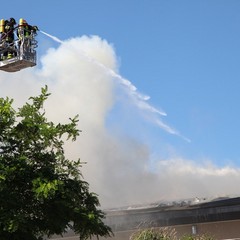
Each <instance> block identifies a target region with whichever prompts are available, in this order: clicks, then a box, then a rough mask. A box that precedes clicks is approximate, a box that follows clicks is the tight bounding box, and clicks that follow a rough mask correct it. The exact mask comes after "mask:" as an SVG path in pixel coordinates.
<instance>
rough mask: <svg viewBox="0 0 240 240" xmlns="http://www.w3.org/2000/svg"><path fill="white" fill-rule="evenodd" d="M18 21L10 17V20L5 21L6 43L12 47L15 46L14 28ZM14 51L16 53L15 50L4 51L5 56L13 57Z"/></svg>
mask: <svg viewBox="0 0 240 240" xmlns="http://www.w3.org/2000/svg"><path fill="white" fill-rule="evenodd" d="M15 25H16V21H15V19H14V18H10V19H9V21H8V20H6V21H5V33H6V36H5V37H4V39H5V41H6V43H7V44H8V45H9V47H10V48H14V30H15V27H14V26H15ZM14 53H16V52H15V51H13V50H8V51H6V52H5V53H4V58H6V57H7V58H12V57H13V55H14Z"/></svg>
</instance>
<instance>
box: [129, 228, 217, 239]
mask: <svg viewBox="0 0 240 240" xmlns="http://www.w3.org/2000/svg"><path fill="white" fill-rule="evenodd" d="M178 239H179V238H177V235H176V231H175V229H174V228H171V227H164V228H148V229H140V230H138V231H136V232H135V233H133V234H132V236H131V237H130V240H178ZM179 240H214V238H212V237H210V236H208V235H205V234H203V235H194V236H192V235H186V236H183V237H181V238H180V239H179Z"/></svg>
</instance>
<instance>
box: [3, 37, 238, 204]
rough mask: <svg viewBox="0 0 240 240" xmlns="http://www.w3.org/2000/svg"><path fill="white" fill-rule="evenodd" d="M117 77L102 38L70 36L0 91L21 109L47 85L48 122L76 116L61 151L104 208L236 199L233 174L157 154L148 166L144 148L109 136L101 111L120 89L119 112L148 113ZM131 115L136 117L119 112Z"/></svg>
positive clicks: (104, 112)
mask: <svg viewBox="0 0 240 240" xmlns="http://www.w3.org/2000/svg"><path fill="white" fill-rule="evenodd" d="M83 53H84V54H83ZM106 70H107V71H106ZM117 72H118V63H117V57H116V54H115V51H114V49H113V47H112V46H111V45H110V44H109V43H108V42H107V41H105V40H102V39H101V38H99V37H97V36H93V37H87V36H83V37H77V38H72V39H70V40H66V41H63V42H62V43H61V44H60V46H59V47H58V48H50V49H49V50H48V51H47V53H46V54H45V55H44V56H42V57H41V68H38V69H36V68H33V69H28V70H24V71H21V72H18V73H15V74H9V73H4V72H1V73H0V93H1V96H9V97H12V98H14V99H15V104H16V105H17V106H21V104H23V103H24V102H26V101H27V99H28V97H30V96H34V95H37V94H39V91H40V88H41V87H42V86H44V85H48V87H49V91H50V92H51V93H52V95H51V96H50V98H49V100H48V102H47V105H46V112H47V115H48V118H49V120H52V121H55V122H65V121H67V120H68V118H69V117H73V116H75V115H77V114H79V120H80V121H79V128H80V129H81V130H82V131H83V132H82V134H81V135H80V137H79V140H78V141H77V142H75V143H69V144H67V145H66V153H67V154H68V155H69V157H70V158H73V159H77V158H79V157H80V158H81V160H82V161H83V162H87V164H86V165H84V166H83V169H82V172H83V176H84V178H85V180H87V181H88V182H89V183H90V188H91V190H92V191H94V192H96V193H98V194H99V198H100V201H101V204H102V206H103V207H104V208H109V207H117V206H123V205H129V204H138V203H143V202H155V201H158V200H172V199H179V198H189V197H196V196H204V197H205V196H213V195H221V196H222V195H226V194H237V193H238V191H239V190H238V186H237V185H236V184H235V183H236V182H237V181H239V179H240V169H234V168H231V167H229V166H226V167H222V168H219V167H217V166H214V165H212V164H211V162H210V163H209V162H208V163H203V164H201V165H199V164H196V163H194V162H193V161H191V160H186V159H182V158H176V157H174V158H171V157H169V158H167V159H164V158H163V157H162V156H158V160H155V162H154V167H153V166H152V165H151V163H152V159H151V158H152V153H151V150H150V147H149V146H147V145H146V144H145V143H142V142H141V141H140V140H139V139H137V138H134V137H129V135H128V134H127V133H124V132H123V133H121V134H115V132H114V131H112V129H111V128H109V126H108V125H107V123H106V121H107V117H108V114H109V112H111V110H112V109H114V107H115V104H116V101H117V100H118V101H121V98H118V94H121V93H122V92H124V96H126V97H127V99H125V101H123V102H121V104H126V103H127V104H126V109H128V105H132V106H133V107H132V108H134V107H135V108H139V109H141V110H142V111H146V113H147V114H148V115H149V112H151V110H150V109H151V106H150V105H149V104H148V103H147V102H146V99H147V98H146V97H144V95H140V93H138V92H137V89H136V88H134V86H133V85H132V84H131V82H130V81H128V80H126V79H124V78H122V77H121V76H120V75H119V74H118V73H117ZM138 94H139V95H138ZM141 104H142V105H141ZM146 104H147V105H146ZM139 105H140V107H139ZM132 108H131V109H132ZM154 109H155V108H154ZM156 111H157V110H156ZM151 113H152V114H153V115H151V116H152V117H153V119H154V121H156V123H157V124H158V125H159V126H160V127H162V128H163V129H165V130H166V131H167V132H169V133H172V134H177V135H180V134H179V133H178V132H177V131H175V130H174V129H172V128H171V127H169V126H168V125H167V124H165V123H163V122H162V120H161V119H160V118H159V115H160V116H161V115H164V113H163V112H162V114H157V116H156V115H155V112H154V111H152V112H151ZM160 113H161V111H160ZM131 114H135V113H131V112H130V111H128V112H126V115H131ZM123 117H124V116H123ZM148 117H149V116H148ZM154 121H153V122H154ZM117 124H118V123H115V126H117ZM131 127H132V128H134V126H131ZM171 131H172V132H171ZM155 159H156V157H155ZM150 165H151V166H150ZM153 169H154V170H153Z"/></svg>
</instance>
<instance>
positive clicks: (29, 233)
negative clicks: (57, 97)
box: [0, 86, 112, 240]
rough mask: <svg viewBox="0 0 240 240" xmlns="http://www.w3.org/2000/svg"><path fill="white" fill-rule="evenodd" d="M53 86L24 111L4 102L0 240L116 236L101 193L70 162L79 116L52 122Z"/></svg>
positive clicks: (0, 135)
mask: <svg viewBox="0 0 240 240" xmlns="http://www.w3.org/2000/svg"><path fill="white" fill-rule="evenodd" d="M49 95H50V94H49V93H48V90H47V86H46V87H44V88H42V90H41V94H40V95H39V96H37V97H31V98H30V99H29V100H30V101H29V102H30V103H29V102H27V103H26V104H24V105H23V106H22V107H21V108H19V109H18V110H14V108H13V107H12V103H13V100H12V99H9V98H0V239H1V240H9V239H11V240H23V239H24V240H40V239H43V236H48V237H50V236H51V235H53V234H63V233H64V232H66V231H67V230H68V229H72V230H73V231H74V232H75V233H76V234H79V235H80V239H81V240H84V239H87V238H89V237H92V236H94V235H97V236H105V237H107V236H111V235H112V232H111V229H110V228H109V227H108V226H106V225H105V224H104V222H103V221H104V218H105V214H104V213H103V211H101V210H100V209H99V200H98V197H97V195H96V194H95V193H92V192H89V185H88V183H87V182H86V181H84V180H83V177H82V175H81V172H80V167H81V166H82V164H81V162H80V160H77V161H72V160H69V159H66V157H65V153H64V148H63V147H64V140H65V138H66V140H72V141H75V140H76V138H77V137H78V136H79V133H80V131H79V130H78V129H77V123H78V117H77V116H76V117H74V118H72V119H71V118H70V122H69V123H68V124H60V123H59V124H54V123H53V122H49V121H47V119H46V117H45V110H44V108H43V105H44V103H45V101H46V100H47V98H48V96H49Z"/></svg>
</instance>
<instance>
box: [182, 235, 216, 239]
mask: <svg viewBox="0 0 240 240" xmlns="http://www.w3.org/2000/svg"><path fill="white" fill-rule="evenodd" d="M181 240H214V238H213V237H211V236H209V235H206V234H203V235H194V236H188V235H187V236H183V237H182V238H181Z"/></svg>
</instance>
